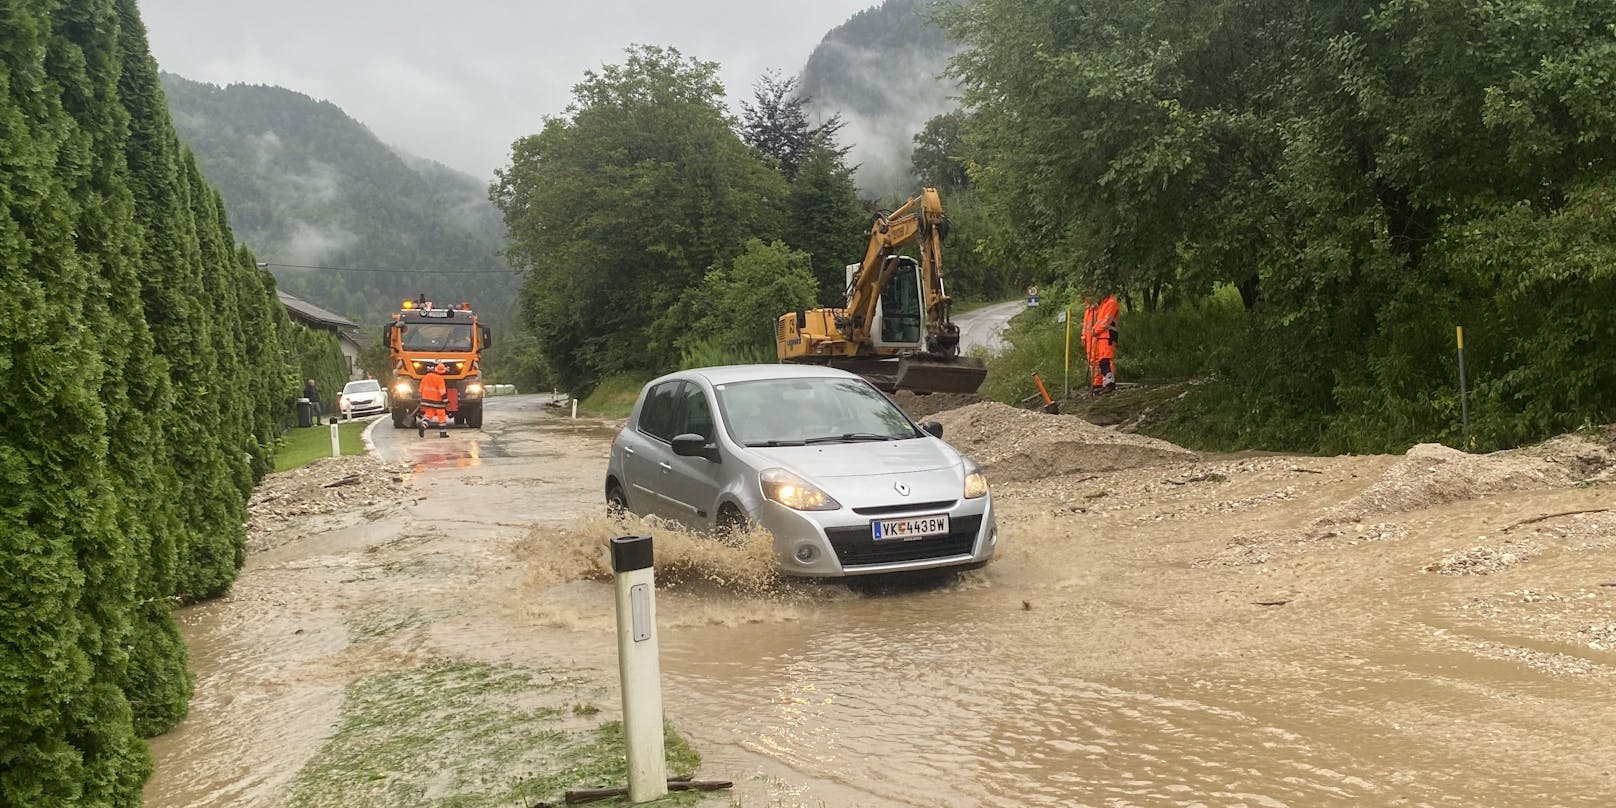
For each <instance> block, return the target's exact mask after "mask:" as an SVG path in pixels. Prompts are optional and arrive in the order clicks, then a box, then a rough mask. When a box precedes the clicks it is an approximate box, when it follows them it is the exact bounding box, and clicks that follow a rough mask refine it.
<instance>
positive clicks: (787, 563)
mask: <svg viewBox="0 0 1616 808" xmlns="http://www.w3.org/2000/svg"><path fill="white" fill-rule="evenodd" d="M942 431H943V428H942V425H941V424H938V423H937V422H935V421H933V422H928V423H927V424H926V425H925V426H921V425H919V424H916V423H915V422H914V421H913V420H911V419H910V418H909V417H908V416H907V415H905V414H904V413H903V411H902V410H900V409H898V407H897V406H896V405H895V404H893V403H892V401H891V400H890V399H888V398H887V397H886V395H884V394H883V393H882V392H881V391H879V390H877V389H875V388H874V387H872V386H871V385H870V383H869V382H866V381H865V380H863V379H861V378H859V377H857V376H854V375H853V374H851V373H847V372H844V371H840V370H833V369H830V368H822V367H815V366H809V365H744V366H733V367H717V368H700V369H696V370H687V371H682V372H680V373H674V374H671V375H668V376H663V377H662V378H660V379H656V380H654V381H652V382H651V383H650V384H647V385H646V386H645V389H644V390H643V391H642V392H641V393H640V399H639V401H638V402H637V403H636V404H635V405H634V412H633V413H632V414H631V415H630V416H629V420H628V425H627V426H626V427H624V429H623V431H622V432H621V433H619V434H618V436H617V440H616V441H614V442H613V443H612V453H611V459H610V461H609V462H608V468H607V472H606V486H605V487H606V501H607V503H608V506H609V507H610V508H612V509H614V510H628V511H632V512H634V513H637V514H641V515H654V516H660V517H663V518H665V519H673V520H677V521H679V522H683V523H685V524H688V525H691V526H693V527H696V528H698V529H709V530H713V529H716V530H725V529H730V528H734V527H740V526H745V525H748V524H758V525H761V526H763V527H765V528H767V529H768V530H769V532H770V533H772V534H773V535H774V555H775V559H776V561H777V562H778V564H779V566H780V569H781V571H782V572H785V573H786V574H789V575H804V576H832V577H834V576H844V575H868V574H871V573H883V572H899V571H906V570H919V569H933V568H939V567H956V568H957V567H974V566H980V565H982V564H986V563H987V562H988V560H989V559H991V558H992V557H993V551H994V550H995V549H996V546H997V544H998V540H999V530H998V525H997V523H996V520H995V519H994V514H993V497H992V495H991V494H990V493H989V491H988V483H987V478H986V477H984V476H983V474H982V470H981V469H980V468H979V467H977V465H976V463H974V462H972V461H971V459H970V458H968V457H966V456H964V455H962V454H960V453H959V452H958V451H956V450H955V449H954V447H952V446H949V445H948V444H946V443H944V442H943V441H942Z"/></svg>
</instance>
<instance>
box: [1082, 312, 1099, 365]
mask: <svg viewBox="0 0 1616 808" xmlns="http://www.w3.org/2000/svg"><path fill="white" fill-rule="evenodd" d="M1099 313H1100V310H1099V307H1098V306H1096V305H1094V304H1093V303H1090V304H1088V305H1087V306H1084V307H1083V355H1084V356H1086V357H1088V363H1089V364H1091V365H1092V364H1094V321H1095V319H1096V318H1097V317H1098V315H1099Z"/></svg>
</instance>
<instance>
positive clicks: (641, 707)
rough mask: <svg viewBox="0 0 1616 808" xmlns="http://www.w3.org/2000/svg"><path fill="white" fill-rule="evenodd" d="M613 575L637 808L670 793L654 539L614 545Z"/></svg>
mask: <svg viewBox="0 0 1616 808" xmlns="http://www.w3.org/2000/svg"><path fill="white" fill-rule="evenodd" d="M612 572H613V573H614V577H615V578H616V584H617V666H618V672H619V674H620V675H621V677H622V683H623V739H624V741H625V743H626V745H627V747H628V748H627V750H626V756H627V758H628V796H629V800H630V801H631V802H636V803H639V802H648V801H650V800H654V799H657V798H659V797H664V796H666V795H667V793H668V764H667V758H666V756H665V752H664V749H663V745H662V669H661V664H660V663H659V662H658V661H657V636H656V591H655V586H656V581H655V574H654V571H653V569H652V562H651V537H650V536H622V537H620V538H615V539H612Z"/></svg>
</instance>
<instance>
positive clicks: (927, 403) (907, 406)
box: [891, 390, 987, 421]
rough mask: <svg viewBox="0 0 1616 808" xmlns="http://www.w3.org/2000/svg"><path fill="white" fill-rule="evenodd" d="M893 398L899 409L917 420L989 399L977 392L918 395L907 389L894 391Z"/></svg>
mask: <svg viewBox="0 0 1616 808" xmlns="http://www.w3.org/2000/svg"><path fill="white" fill-rule="evenodd" d="M891 398H892V403H894V404H897V405H898V409H901V410H903V411H904V412H906V413H908V414H909V417H910V418H913V419H915V420H916V421H924V420H926V419H928V418H931V417H932V416H933V415H936V414H937V413H940V412H947V411H949V410H957V409H959V408H961V407H969V406H971V405H972V404H980V403H981V402H983V401H986V400H987V399H985V398H983V397H981V396H979V395H977V394H975V393H931V394H928V395H924V396H917V395H915V394H914V393H911V392H909V391H907V390H899V391H898V392H896V393H893V394H892V396H891Z"/></svg>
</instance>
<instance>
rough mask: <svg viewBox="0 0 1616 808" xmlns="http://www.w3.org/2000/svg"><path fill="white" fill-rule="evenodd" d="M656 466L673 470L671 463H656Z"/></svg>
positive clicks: (664, 469)
mask: <svg viewBox="0 0 1616 808" xmlns="http://www.w3.org/2000/svg"><path fill="white" fill-rule="evenodd" d="M657 468H660V469H662V470H663V471H673V464H672V463H667V462H663V463H658V464H657Z"/></svg>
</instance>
